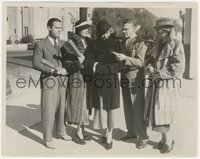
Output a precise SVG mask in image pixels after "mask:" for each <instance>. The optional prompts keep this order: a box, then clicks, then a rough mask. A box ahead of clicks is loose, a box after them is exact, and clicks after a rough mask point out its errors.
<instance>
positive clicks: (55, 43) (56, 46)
mask: <svg viewBox="0 0 200 159" xmlns="http://www.w3.org/2000/svg"><path fill="white" fill-rule="evenodd" d="M54 48H55V49H56V50H57V51H58V44H57V42H56V39H54Z"/></svg>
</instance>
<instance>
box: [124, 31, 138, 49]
mask: <svg viewBox="0 0 200 159" xmlns="http://www.w3.org/2000/svg"><path fill="white" fill-rule="evenodd" d="M136 37H137V35H136V34H135V33H134V34H133V35H132V36H131V37H130V38H128V39H126V46H127V45H128V44H129V42H130V41H131V40H132V39H134V38H136Z"/></svg>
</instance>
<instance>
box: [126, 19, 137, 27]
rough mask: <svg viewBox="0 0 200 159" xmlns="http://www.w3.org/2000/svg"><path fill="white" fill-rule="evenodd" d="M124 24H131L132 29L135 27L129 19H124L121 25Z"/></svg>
mask: <svg viewBox="0 0 200 159" xmlns="http://www.w3.org/2000/svg"><path fill="white" fill-rule="evenodd" d="M124 24H132V25H133V27H135V23H134V22H133V20H131V19H124V22H123V25H124Z"/></svg>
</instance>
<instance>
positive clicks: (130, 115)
mask: <svg viewBox="0 0 200 159" xmlns="http://www.w3.org/2000/svg"><path fill="white" fill-rule="evenodd" d="M122 30H123V34H124V37H125V40H124V42H123V44H124V51H123V54H116V56H117V59H118V61H124V64H125V66H128V67H130V71H128V72H124V73H122V74H121V87H122V96H123V102H124V114H125V120H126V127H127V129H128V132H127V134H126V135H125V136H124V137H122V138H121V140H127V139H131V138H138V139H139V142H138V143H137V144H136V147H137V148H139V149H141V148H144V147H146V145H147V141H148V136H147V133H146V131H147V127H146V125H145V122H144V101H145V96H144V86H143V85H142V81H143V80H144V69H143V64H144V57H145V53H146V50H147V46H146V45H145V44H144V42H142V41H141V40H139V39H138V38H137V35H136V34H135V25H134V23H133V22H132V21H131V20H128V19H126V20H125V21H124V24H123V28H122Z"/></svg>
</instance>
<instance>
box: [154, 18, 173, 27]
mask: <svg viewBox="0 0 200 159" xmlns="http://www.w3.org/2000/svg"><path fill="white" fill-rule="evenodd" d="M165 26H172V27H173V26H174V21H173V20H172V19H169V18H160V19H158V20H157V21H156V26H154V27H153V28H158V27H165Z"/></svg>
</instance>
